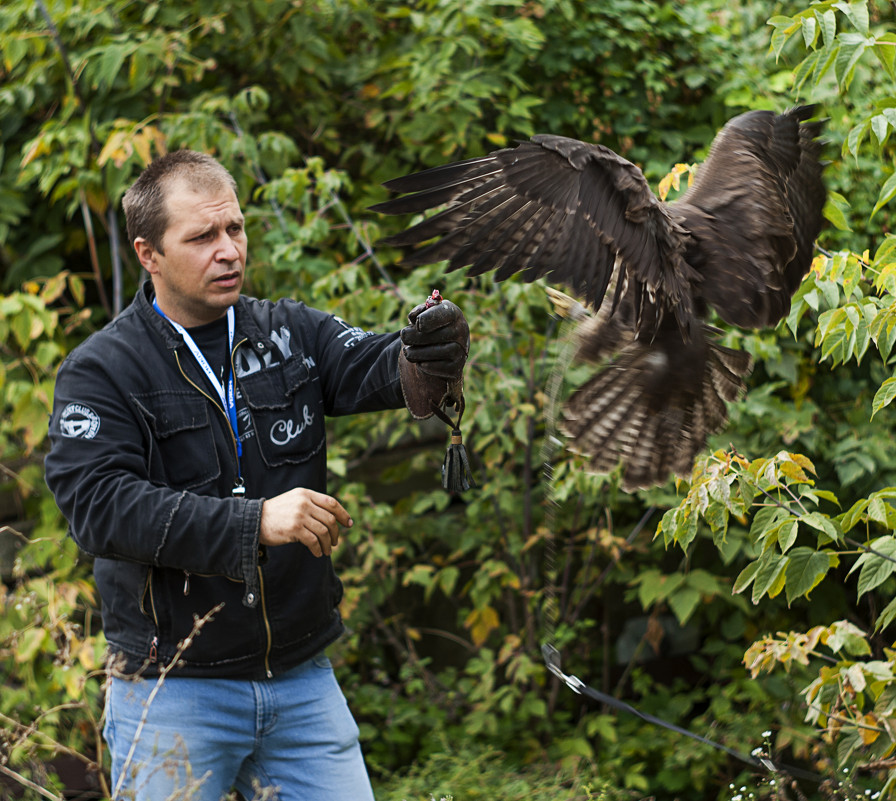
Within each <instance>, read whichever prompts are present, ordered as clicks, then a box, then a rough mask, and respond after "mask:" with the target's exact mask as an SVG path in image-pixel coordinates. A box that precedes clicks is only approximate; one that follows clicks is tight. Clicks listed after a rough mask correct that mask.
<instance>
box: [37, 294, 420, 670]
mask: <svg viewBox="0 0 896 801" xmlns="http://www.w3.org/2000/svg"><path fill="white" fill-rule="evenodd" d="M151 292H152V290H151V285H150V284H149V282H147V283H146V284H145V285H144V287H143V288H142V289H141V290H140V291H139V292H138V293H137V297H136V298H135V300H134V302H133V303H132V304H131V305H130V306H129V307H128V308H127V309H126V310H125V311H124V312H122V314H120V315H119V316H118V317H117V318H116V319H115V320H114V321H113V322H111V323H110V324H109V325H107V326H106V327H105V328H104V329H103V330H102V331H99V332H97V333H96V334H94V335H92V336H91V337H89V338H88V339H87V340H86V341H85V342H84V343H83V344H81V345H80V346H79V347H77V348H76V349H75V350H74V351H73V352H72V353H71V354H70V355H69V356H68V358H67V359H66V360H65V362H64V363H63V365H62V367H61V368H60V370H59V373H58V377H57V381H56V390H55V399H54V408H53V414H52V417H51V419H50V442H51V450H50V453H49V455H48V456H47V459H46V479H47V484H48V485H49V486H50V489H51V490H52V491H53V493H54V494H55V496H56V501H57V503H58V505H59V508H60V509H61V510H62V512H63V513H64V514H65V516H66V518H67V519H68V521H69V523H70V531H71V535H72V537H73V538H74V540H75V541H76V542H77V544H78V545H79V546H80V547H81V549H83V550H84V551H85V552H86V553H88V554H90V555H92V556H94V557H95V561H94V574H95V577H96V582H97V586H98V588H99V591H100V595H101V597H102V601H103V628H104V631H105V635H106V639H107V640H108V642H109V644H110V647H111V649H112V651H113V652H117V653H122V654H124V656H125V657H126V659H127V667H126V670H128V671H134V670H137V669H140V668H143V669H144V670H145V671H146V673H147V674H148V675H152V674H154V673H155V672H157V670H158V668H159V665H160V664H164V663H166V662H168V661H169V660H171V659H172V658H173V656H174V655H175V652H176V651H177V648H178V643H179V642H180V641H181V640H182V639H183V638H184V637H186V636H187V635H188V634H189V633H190V631H191V629H192V628H193V624H194V617H195V616H197V615H199V616H201V615H204V614H206V613H207V612H208V611H209V610H210V609H212V608H213V607H215V606H216V605H218V604H223V607H222V608H221V610H220V611H219V612H217V613H216V614H215V616H214V619H213V620H212V621H211V622H210V623H208V624H207V625H206V626H205V627H204V628H203V629H202V631H201V633H200V635H199V636H198V637H197V638H196V639H195V640H194V642H193V644H192V645H191V646H190V647H189V648H188V649H187V650H186V652H185V653H184V654H183V666H182V667H181V668H180V669H179V671H178V675H184V676H187V675H190V676H206V677H244V678H253V679H258V678H262V677H264V676H271V675H276V674H278V673H281V672H283V671H285V670H288V669H289V668H291V667H293V666H294V665H296V664H298V663H299V662H302V661H304V660H305V659H307V658H309V657H311V656H313V655H314V654H315V653H317V652H318V651H320V650H321V649H322V648H324V647H325V646H327V645H329V644H330V643H331V642H333V641H334V640H335V639H336V638H337V637H338V636H339V635H340V634H341V633H342V630H343V626H342V621H341V618H340V615H339V610H338V605H339V601H340V599H341V597H342V585H341V583H340V582H339V580H338V578H337V577H336V575H335V573H334V570H333V566H332V564H331V562H330V559H329V558H328V557H320V558H316V557H314V556H313V555H312V554H311V553H310V552H309V551H308V550H307V548H306V547H305V546H304V545H301V544H298V543H296V544H290V545H283V546H277V547H271V548H267V549H265V548H261V549H260V548H259V543H258V537H259V525H260V520H261V508H262V503H263V499H264V498H270V497H274V496H276V495H279V494H280V493H282V492H285V491H287V490H289V489H292V488H294V487H306V488H309V489H314V490H317V491H320V492H325V491H326V441H325V429H324V415H341V414H351V413H355V412H366V411H374V410H379V409H385V408H398V407H402V406H404V400H403V396H402V391H401V385H400V380H399V370H398V355H399V348H400V340H399V338H398V334H397V333H394V334H371V333H368V332H365V331H362V330H360V329H357V328H352V327H351V326H349V325H347V324H346V323H345V322H343V321H342V320H340V319H339V318H337V317H333V316H332V315H329V314H325V313H323V312H320V311H316V310H314V309H310V308H308V307H306V306H305V305H304V304H302V303H298V302H295V301H292V300H281V301H279V302H277V303H272V302H269V301H259V300H255V299H252V298H247V297H241V298H240V300H239V302H238V303H237V305H236V307H235V311H236V324H235V330H236V336H235V338H234V349H233V353H232V365H233V369H234V375H235V376H236V386H237V411H238V418H239V430H240V436H241V439H242V442H243V456H242V460H241V464H242V475H243V478H244V479H245V486H246V494H245V496H244V497H234V496H233V495H232V489H233V487H234V485H235V483H236V476H237V458H236V451H235V440H234V438H233V436H232V434H231V429H230V426H229V424H228V420H227V417H226V414H225V412H224V410H223V409H222V408H221V405H220V401H219V400H218V397H217V395H216V393H215V392H214V390H213V389H212V387H211V384H210V383H209V382H208V380H207V379H206V378H205V376H204V374H203V373H202V371H201V370H200V368H199V366H198V364H197V363H196V361H195V359H194V358H193V357H192V355H191V354H190V352H189V350H188V349H187V347H186V345H185V344H184V342H183V340H182V339H181V337H180V335H179V334H177V332H176V331H175V330H174V328H173V327H172V326H171V325H170V323H168V322H167V321H166V320H164V319H163V318H162V317H160V316H159V315H158V314H157V313H156V312H155V310H154V309H153V308H152V306H151V303H150V298H151Z"/></svg>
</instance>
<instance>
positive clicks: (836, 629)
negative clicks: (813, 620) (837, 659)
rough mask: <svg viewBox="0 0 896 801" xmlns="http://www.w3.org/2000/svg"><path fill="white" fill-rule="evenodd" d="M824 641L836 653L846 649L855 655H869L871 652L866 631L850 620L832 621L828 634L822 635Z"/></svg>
mask: <svg viewBox="0 0 896 801" xmlns="http://www.w3.org/2000/svg"><path fill="white" fill-rule="evenodd" d="M822 642H824V644H825V645H827V647H828V648H830V649H831V650H832V651H833V652H834V653H835V654H836V653H839V652H840V651H845V652H846V653H847V654H852V655H853V656H867V655H869V654H870V653H871V646H870V645H869V644H868V638H867V637H866V636H865V632H864V631H862V630H861V629H860V628H859V627H858V626H856V625H855V624H854V623H850V622H849V621H848V620H838V621H837V622H836V623H832V624H831V626H830V628H829V629H828V633H827V635H826V636H823V637H822Z"/></svg>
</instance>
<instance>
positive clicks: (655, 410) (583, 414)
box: [562, 329, 752, 491]
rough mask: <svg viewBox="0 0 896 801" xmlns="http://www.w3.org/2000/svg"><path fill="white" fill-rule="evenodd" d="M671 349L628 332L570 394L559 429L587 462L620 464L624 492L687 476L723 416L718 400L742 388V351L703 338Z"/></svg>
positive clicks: (593, 466)
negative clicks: (631, 336)
mask: <svg viewBox="0 0 896 801" xmlns="http://www.w3.org/2000/svg"><path fill="white" fill-rule="evenodd" d="M708 332H709V329H704V331H703V336H702V337H701V338H700V341H697V342H693V343H689V344H687V345H686V346H685V348H684V350H685V353H684V354H683V355H681V354H680V350H681V345H680V343H679V346H678V349H676V350H671V349H668V348H664V347H663V345H662V344H660V343H645V342H642V341H639V340H637V339H631V340H630V341H629V342H628V343H627V344H625V345H624V346H623V347H621V348H620V349H619V350H618V351H617V352H616V354H615V355H614V356H613V357H611V359H610V360H609V361H608V362H607V363H605V365H604V366H603V368H602V369H600V370H599V371H598V372H597V373H595V374H594V375H593V376H592V377H591V378H590V379H589V380H588V381H587V382H586V383H585V384H583V385H582V386H581V387H579V388H578V389H577V390H576V391H575V392H574V393H573V395H572V396H571V397H570V399H569V401H568V402H567V404H566V407H565V409H564V421H563V426H562V427H563V430H564V433H566V434H567V435H568V436H569V437H570V438H571V440H572V441H571V442H570V444H569V447H570V449H571V450H572V451H574V452H577V453H580V454H582V455H584V456H586V457H587V458H588V459H589V460H590V461H589V465H588V469H589V470H591V471H593V472H595V473H609V472H612V471H613V470H614V469H616V468H617V467H618V466H619V465H620V463H621V465H622V487H623V489H625V490H626V491H632V490H635V489H643V488H647V487H651V486H655V485H658V484H663V483H664V482H665V481H666V479H667V478H668V476H669V474H670V473H674V474H676V475H679V476H684V477H687V476H689V475H690V471H691V468H692V466H693V461H694V458H695V457H696V456H697V454H698V453H699V452H700V451H701V450H702V449H703V448H704V447H705V445H706V439H707V437H708V436H710V435H711V434H713V433H715V432H717V431H719V430H720V429H721V428H722V427H723V426H724V425H725V423H726V422H727V420H728V410H727V408H726V405H725V404H726V402H730V401H734V400H737V399H738V398H740V397H741V396H742V395H743V393H744V392H745V385H744V381H743V379H744V377H745V376H747V375H748V374H749V372H750V370H751V368H752V360H751V358H750V356H749V354H747V353H744V352H742V351H736V350H732V349H730V348H726V347H723V346H721V345H718V344H717V343H715V342H713V341H712V340H710V339H708V338H707V336H706V334H707V333H708Z"/></svg>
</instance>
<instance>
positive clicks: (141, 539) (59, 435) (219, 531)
mask: <svg viewBox="0 0 896 801" xmlns="http://www.w3.org/2000/svg"><path fill="white" fill-rule="evenodd" d="M94 350H95V349H94ZM100 356H101V354H96V353H93V352H90V353H88V354H79V353H78V352H77V351H76V352H75V353H73V354H72V355H71V356H69V358H68V359H67V360H66V361H65V362H64V363H63V365H62V367H61V368H60V369H59V372H58V375H57V380H56V388H55V396H54V403H53V412H52V415H51V417H50V424H49V439H50V446H51V447H50V452H49V454H48V455H47V458H46V463H45V468H46V470H45V474H46V481H47V485H48V486H49V487H50V489H51V491H52V492H53V494H54V496H55V498H56V503H57V505H58V506H59V508H60V510H61V511H62V513H63V514H64V515H65V517H66V519H67V520H68V521H69V526H70V533H71V536H72V538H73V539H74V540H75V542H76V543H77V544H78V546H79V547H80V548H81V549H82V550H83V551H85V552H86V553H88V554H90V555H92V556H96V557H103V558H109V559H122V560H127V561H133V562H140V563H143V564H151V565H155V566H158V567H168V568H175V569H178V570H185V571H188V572H195V573H206V574H214V575H223V576H227V577H229V578H232V579H236V580H238V581H242V582H245V592H244V598H243V601H244V603H245V604H247V605H248V606H254V605H255V604H256V603H257V602H258V598H259V592H258V581H259V580H258V577H257V573H258V571H257V569H256V566H257V563H258V537H259V529H260V522H261V505H262V500H260V499H242V498H231V497H227V498H220V497H215V496H214V495H204V494H198V493H197V492H193V491H189V490H179V489H172V488H170V487H167V486H161V485H160V484H159V483H158V482H153V481H152V480H151V478H150V474H149V462H150V457H151V454H150V451H151V449H152V447H153V444H152V443H153V440H152V438H151V437H149V436H147V434H146V432H145V426H146V423H145V421H143V420H141V419H140V416H139V414H138V412H137V410H136V405H135V404H134V403H133V401H132V399H131V398H129V397H128V396H127V395H125V394H124V393H123V392H122V391H121V390H119V389H118V387H119V386H121V384H122V378H121V376H120V375H116V376H115V377H113V376H111V375H110V374H109V372H108V368H107V363H108V360H106V362H105V363H104V360H103V359H102V358H100ZM184 456H185V458H193V457H194V454H190V455H189V456H187V454H185V455H184ZM205 458H207V459H209V460H213V462H214V463H215V464H216V463H217V460H218V458H219V457H218V455H217V454H216V453H215V451H214V449H212V450H211V452H210V453H208V454H207V455H206V457H205Z"/></svg>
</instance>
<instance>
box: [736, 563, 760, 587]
mask: <svg viewBox="0 0 896 801" xmlns="http://www.w3.org/2000/svg"><path fill="white" fill-rule="evenodd" d="M758 572H759V560H758V559H757V560H756V561H755V562H750V564H748V565H747V566H746V567H745V568H744V569H743V570H741V571H740V575H738V577H737V579H735V581H734V587H733V588H732V590H731V592H732V593H734V594H735V595H738V594H740V593H742V592H743V591H744V590H745V589H747V587H749V586H750V584H752V583H753V580H754V579H755V578H756V574H757V573H758Z"/></svg>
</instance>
